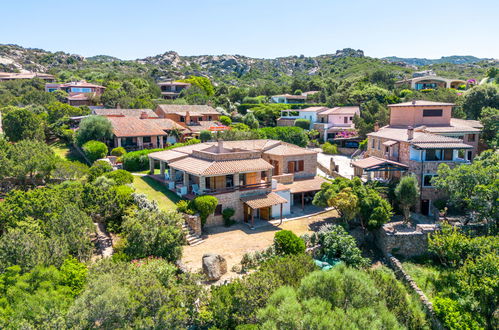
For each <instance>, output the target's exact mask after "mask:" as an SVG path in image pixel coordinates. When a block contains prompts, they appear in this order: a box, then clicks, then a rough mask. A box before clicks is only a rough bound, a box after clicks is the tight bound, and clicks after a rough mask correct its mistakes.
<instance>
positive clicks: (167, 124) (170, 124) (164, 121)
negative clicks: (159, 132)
mask: <svg viewBox="0 0 499 330" xmlns="http://www.w3.org/2000/svg"><path fill="white" fill-rule="evenodd" d="M142 120H151V121H153V122H154V123H155V124H156V125H158V126H159V127H161V129H163V130H164V131H169V130H172V129H179V130H181V131H186V130H188V129H187V128H185V127H184V126H181V125H179V124H177V123H176V122H175V121H173V120H171V119H168V118H150V119H142Z"/></svg>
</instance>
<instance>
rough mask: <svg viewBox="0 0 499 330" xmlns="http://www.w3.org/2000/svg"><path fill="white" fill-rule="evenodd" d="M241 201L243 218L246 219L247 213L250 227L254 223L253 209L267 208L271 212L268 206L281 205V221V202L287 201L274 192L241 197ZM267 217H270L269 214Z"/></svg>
mask: <svg viewBox="0 0 499 330" xmlns="http://www.w3.org/2000/svg"><path fill="white" fill-rule="evenodd" d="M241 201H242V202H243V204H244V218H245V219H247V217H248V215H249V216H250V218H251V226H252V227H253V226H254V224H255V212H254V211H255V210H259V209H267V211H268V212H272V211H271V210H270V211H269V210H268V208H271V207H272V206H274V205H279V204H280V205H281V215H280V219H281V222H282V204H285V203H287V202H288V201H287V200H286V199H285V198H284V197H281V196H279V195H278V194H276V193H274V192H271V193H268V194H265V195H256V196H245V197H241ZM248 211H249V214H248ZM269 219H270V214H269Z"/></svg>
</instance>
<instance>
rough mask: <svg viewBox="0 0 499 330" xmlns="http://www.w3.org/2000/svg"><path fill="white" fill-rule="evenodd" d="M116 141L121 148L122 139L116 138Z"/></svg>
mask: <svg viewBox="0 0 499 330" xmlns="http://www.w3.org/2000/svg"><path fill="white" fill-rule="evenodd" d="M116 141H117V146H118V147H121V138H116Z"/></svg>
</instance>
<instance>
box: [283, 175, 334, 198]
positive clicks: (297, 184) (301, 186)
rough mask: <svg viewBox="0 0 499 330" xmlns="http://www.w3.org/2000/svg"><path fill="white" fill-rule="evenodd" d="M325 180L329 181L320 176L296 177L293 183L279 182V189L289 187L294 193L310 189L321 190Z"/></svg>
mask: <svg viewBox="0 0 499 330" xmlns="http://www.w3.org/2000/svg"><path fill="white" fill-rule="evenodd" d="M324 182H327V180H326V179H324V178H322V177H320V176H316V177H314V178H311V179H295V180H294V181H293V182H292V183H285V184H283V183H279V184H277V190H281V189H283V190H284V189H289V190H290V191H291V193H292V194H298V193H302V192H309V191H319V190H321V185H322V184H323V183H324Z"/></svg>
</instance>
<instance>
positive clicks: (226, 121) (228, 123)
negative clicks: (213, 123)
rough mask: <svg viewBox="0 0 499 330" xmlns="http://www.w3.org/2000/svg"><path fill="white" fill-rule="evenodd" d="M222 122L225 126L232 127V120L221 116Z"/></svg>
mask: <svg viewBox="0 0 499 330" xmlns="http://www.w3.org/2000/svg"><path fill="white" fill-rule="evenodd" d="M220 122H221V123H222V124H223V125H225V126H230V124H232V119H230V117H228V116H220Z"/></svg>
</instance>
